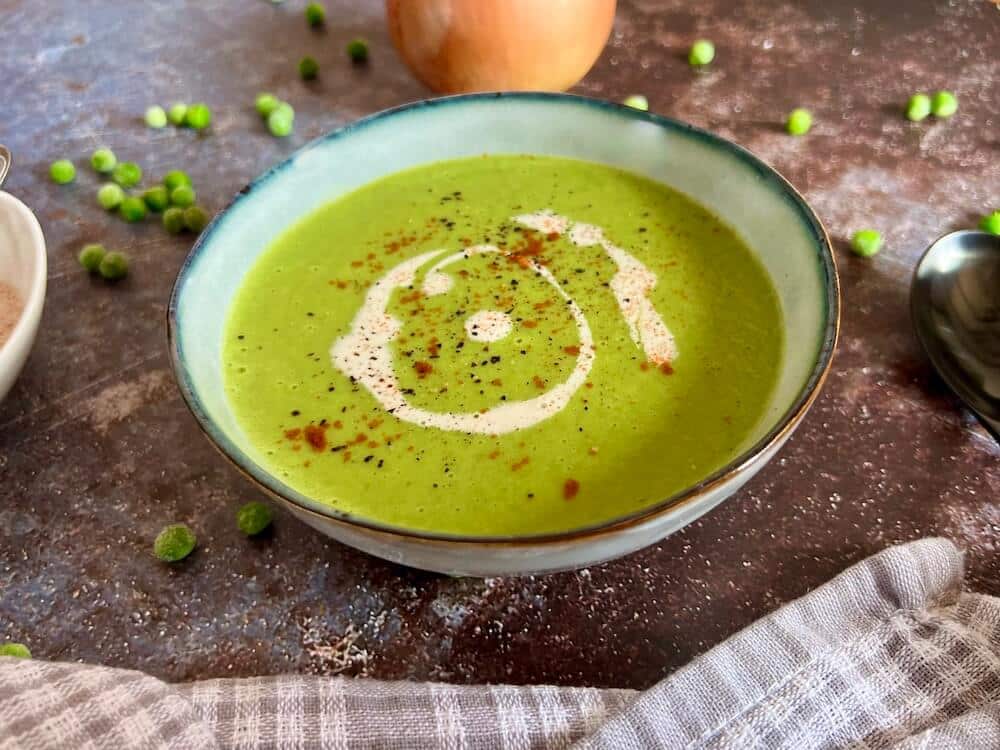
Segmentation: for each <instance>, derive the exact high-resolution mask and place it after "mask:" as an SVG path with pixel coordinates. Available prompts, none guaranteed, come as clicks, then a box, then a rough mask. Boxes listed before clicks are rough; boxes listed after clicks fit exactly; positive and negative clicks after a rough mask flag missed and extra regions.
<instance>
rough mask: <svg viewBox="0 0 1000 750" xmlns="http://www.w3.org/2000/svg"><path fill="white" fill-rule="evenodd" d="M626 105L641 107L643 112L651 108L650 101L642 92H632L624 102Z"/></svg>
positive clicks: (635, 107) (634, 107)
mask: <svg viewBox="0 0 1000 750" xmlns="http://www.w3.org/2000/svg"><path fill="white" fill-rule="evenodd" d="M622 104H624V105H625V106H626V107H631V108H632V109H641V110H642V111H643V112H646V111H648V110H649V101H648V100H647V99H646V97H644V96H643V95H642V94H632V96H630V97H629V98H628V99H626V100H625V101H623V102H622Z"/></svg>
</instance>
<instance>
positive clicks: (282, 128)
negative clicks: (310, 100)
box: [267, 104, 295, 138]
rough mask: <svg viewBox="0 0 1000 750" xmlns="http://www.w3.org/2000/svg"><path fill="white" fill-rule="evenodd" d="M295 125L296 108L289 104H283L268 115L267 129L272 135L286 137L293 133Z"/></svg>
mask: <svg viewBox="0 0 1000 750" xmlns="http://www.w3.org/2000/svg"><path fill="white" fill-rule="evenodd" d="M294 127H295V110H293V109H292V108H291V107H290V106H289V105H288V104H281V105H280V106H279V107H278V108H277V109H276V110H274V111H273V112H272V113H271V114H269V115H268V116H267V129H268V130H270V131H271V135H274V136H277V137H278V138H284V137H285V136H288V135H291V133H292V130H293V128H294Z"/></svg>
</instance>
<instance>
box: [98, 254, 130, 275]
mask: <svg viewBox="0 0 1000 750" xmlns="http://www.w3.org/2000/svg"><path fill="white" fill-rule="evenodd" d="M97 270H98V271H99V272H100V274H101V276H103V277H104V278H105V279H107V280H108V281H118V280H119V279H124V278H125V277H126V276H128V258H126V257H125V255H124V254H122V253H119V252H117V251H114V250H113V251H111V252H110V253H108V254H107V255H105V256H104V257H103V258H102V259H101V264H100V265H99V266H98V267H97Z"/></svg>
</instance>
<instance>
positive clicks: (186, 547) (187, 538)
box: [153, 523, 198, 562]
mask: <svg viewBox="0 0 1000 750" xmlns="http://www.w3.org/2000/svg"><path fill="white" fill-rule="evenodd" d="M197 542H198V540H197V539H196V538H195V535H194V532H193V531H191V529H189V528H188V527H187V526H186V525H185V524H183V523H174V524H170V525H169V526H165V527H164V528H163V530H162V531H161V532H160V533H159V534H157V535H156V541H154V542H153V554H154V555H156V557H157V558H158V559H160V560H162V561H163V562H177V561H178V560H183V559H184V558H185V557H187V556H188V555H190V554H191V552H192V551H193V550H194V547H195V544H197Z"/></svg>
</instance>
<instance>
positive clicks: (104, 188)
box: [97, 182, 125, 211]
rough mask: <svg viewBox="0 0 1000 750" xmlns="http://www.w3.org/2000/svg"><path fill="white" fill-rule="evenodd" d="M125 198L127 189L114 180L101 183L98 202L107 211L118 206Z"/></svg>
mask: <svg viewBox="0 0 1000 750" xmlns="http://www.w3.org/2000/svg"><path fill="white" fill-rule="evenodd" d="M123 200H125V191H124V190H122V189H121V187H120V186H119V185H116V184H115V183H113V182H109V183H107V184H106V185H101V187H100V188H99V189H98V191H97V202H98V203H100V204H101V208H103V209H104V210H105V211H110V210H112V209H114V208H118V206H120V205H121V202H122V201H123Z"/></svg>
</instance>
